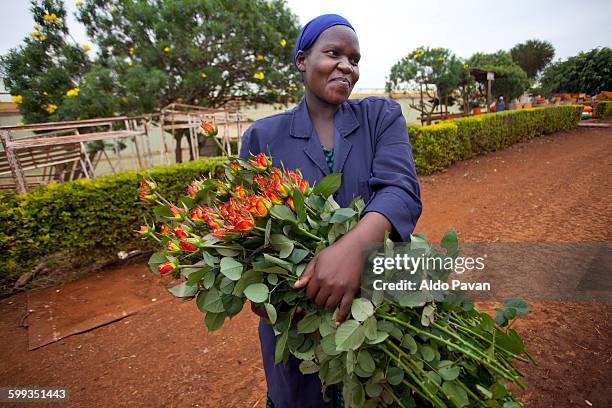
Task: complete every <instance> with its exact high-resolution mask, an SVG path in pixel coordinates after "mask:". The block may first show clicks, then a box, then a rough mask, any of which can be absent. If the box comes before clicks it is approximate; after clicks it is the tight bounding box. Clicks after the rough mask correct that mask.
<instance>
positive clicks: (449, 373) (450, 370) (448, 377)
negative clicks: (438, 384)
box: [438, 360, 461, 381]
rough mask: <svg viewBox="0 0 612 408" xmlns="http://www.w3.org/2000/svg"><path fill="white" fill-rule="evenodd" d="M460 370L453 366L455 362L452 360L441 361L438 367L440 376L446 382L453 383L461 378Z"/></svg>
mask: <svg viewBox="0 0 612 408" xmlns="http://www.w3.org/2000/svg"><path fill="white" fill-rule="evenodd" d="M460 371H461V370H460V368H459V367H457V366H453V362H452V361H450V360H443V361H440V364H439V365H438V374H440V377H442V378H443V379H444V380H445V381H453V380H455V379H457V377H459V373H460Z"/></svg>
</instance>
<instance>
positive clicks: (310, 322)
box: [297, 313, 321, 333]
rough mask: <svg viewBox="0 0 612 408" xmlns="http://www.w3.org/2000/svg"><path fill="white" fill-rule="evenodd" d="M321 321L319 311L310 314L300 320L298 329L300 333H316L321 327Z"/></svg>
mask: <svg viewBox="0 0 612 408" xmlns="http://www.w3.org/2000/svg"><path fill="white" fill-rule="evenodd" d="M320 323H321V317H320V316H319V315H318V314H317V313H311V314H308V315H306V316H305V317H304V318H303V319H302V320H300V321H299V322H298V325H297V331H298V333H314V332H315V331H317V330H318V329H319V324H320Z"/></svg>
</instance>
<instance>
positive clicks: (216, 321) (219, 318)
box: [204, 313, 225, 332]
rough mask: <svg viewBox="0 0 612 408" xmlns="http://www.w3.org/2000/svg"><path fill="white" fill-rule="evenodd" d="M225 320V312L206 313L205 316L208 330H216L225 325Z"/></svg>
mask: <svg viewBox="0 0 612 408" xmlns="http://www.w3.org/2000/svg"><path fill="white" fill-rule="evenodd" d="M224 321H225V313H206V316H204V323H205V324H206V327H207V328H208V331H211V332H213V331H215V330H217V329H219V328H220V327H221V326H223V322H224Z"/></svg>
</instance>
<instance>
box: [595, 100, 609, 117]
mask: <svg viewBox="0 0 612 408" xmlns="http://www.w3.org/2000/svg"><path fill="white" fill-rule="evenodd" d="M595 116H597V117H598V118H599V119H612V102H611V101H601V102H597V105H595Z"/></svg>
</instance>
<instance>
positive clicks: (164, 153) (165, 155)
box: [160, 114, 170, 164]
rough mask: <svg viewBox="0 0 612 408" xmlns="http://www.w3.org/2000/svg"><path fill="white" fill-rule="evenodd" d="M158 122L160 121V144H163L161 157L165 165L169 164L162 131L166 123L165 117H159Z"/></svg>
mask: <svg viewBox="0 0 612 408" xmlns="http://www.w3.org/2000/svg"><path fill="white" fill-rule="evenodd" d="M160 121H161V138H162V142H163V143H164V151H163V152H162V154H161V156H162V159H163V161H164V163H165V164H170V161H169V160H168V145H167V143H166V133H165V131H164V124H165V123H166V115H164V114H162V115H161V116H160Z"/></svg>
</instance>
